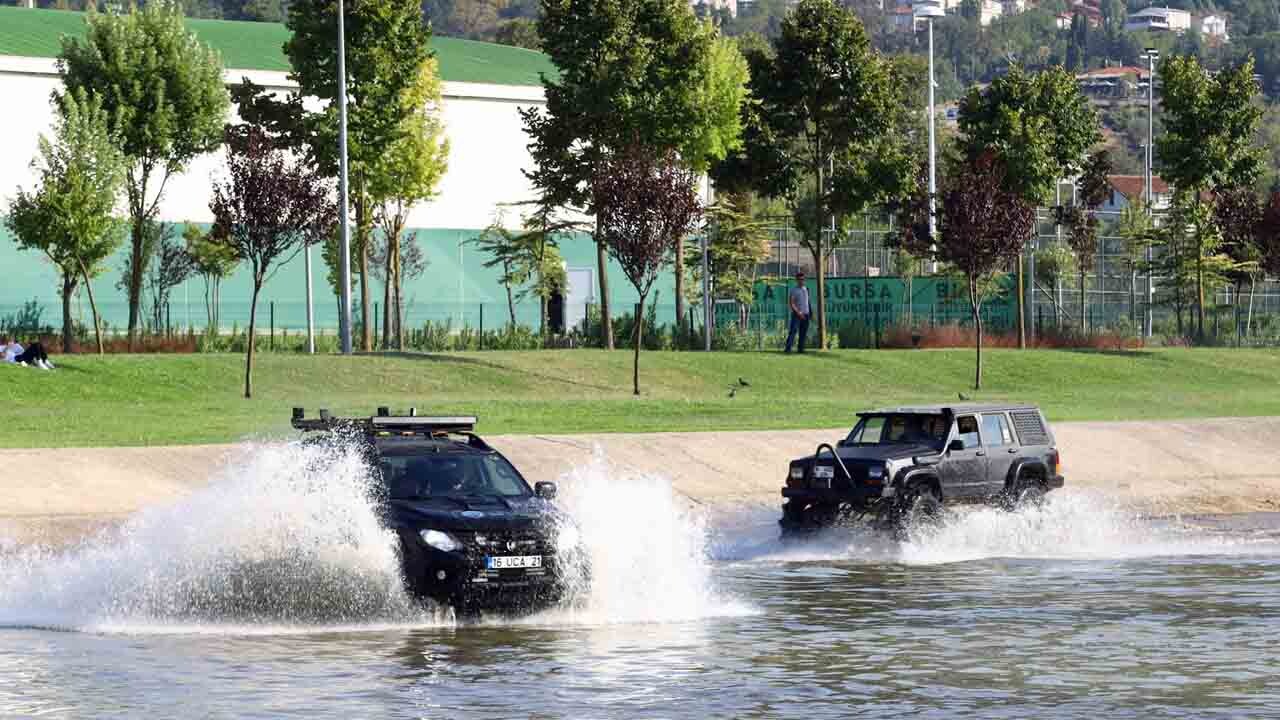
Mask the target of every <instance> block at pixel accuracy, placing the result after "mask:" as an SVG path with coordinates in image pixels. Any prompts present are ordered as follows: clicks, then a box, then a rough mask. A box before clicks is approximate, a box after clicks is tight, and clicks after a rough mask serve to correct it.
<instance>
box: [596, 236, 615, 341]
mask: <svg viewBox="0 0 1280 720" xmlns="http://www.w3.org/2000/svg"><path fill="white" fill-rule="evenodd" d="M599 238H600V219H599V218H598V217H597V218H596V266H597V267H598V268H599V272H600V282H599V285H600V336H601V339H602V340H603V341H604V343H603V344H604V348H605V349H606V350H612V349H613V318H612V317H611V316H610V315H609V274H608V273H609V254H608V249H607V248H606V247H605V246H604V243H603V242H601V241H600V239H599Z"/></svg>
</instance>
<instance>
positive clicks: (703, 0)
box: [689, 0, 738, 17]
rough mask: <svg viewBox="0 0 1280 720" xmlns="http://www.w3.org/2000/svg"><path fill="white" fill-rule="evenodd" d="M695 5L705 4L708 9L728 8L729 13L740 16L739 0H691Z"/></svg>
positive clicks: (690, 2)
mask: <svg viewBox="0 0 1280 720" xmlns="http://www.w3.org/2000/svg"><path fill="white" fill-rule="evenodd" d="M689 4H690V5H692V6H693V7H695V8H696V7H698V6H699V5H702V6H705V7H706V8H707V9H708V10H728V11H729V14H730V15H732V16H734V17H738V0H689Z"/></svg>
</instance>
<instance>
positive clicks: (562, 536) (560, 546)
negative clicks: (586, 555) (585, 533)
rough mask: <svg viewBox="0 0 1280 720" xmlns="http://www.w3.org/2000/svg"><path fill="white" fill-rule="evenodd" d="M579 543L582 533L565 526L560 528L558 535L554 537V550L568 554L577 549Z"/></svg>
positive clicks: (574, 528)
mask: <svg viewBox="0 0 1280 720" xmlns="http://www.w3.org/2000/svg"><path fill="white" fill-rule="evenodd" d="M581 542H582V533H580V532H578V528H576V527H574V526H572V525H565V526H563V527H561V528H560V533H559V534H558V535H556V550H557V551H559V552H569V551H570V550H572V549H574V548H576V547H578V545H579V544H580V543H581Z"/></svg>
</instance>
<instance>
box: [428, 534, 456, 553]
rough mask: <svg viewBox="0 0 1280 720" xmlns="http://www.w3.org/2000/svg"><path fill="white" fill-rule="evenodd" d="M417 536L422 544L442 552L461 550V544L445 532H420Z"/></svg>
mask: <svg viewBox="0 0 1280 720" xmlns="http://www.w3.org/2000/svg"><path fill="white" fill-rule="evenodd" d="M418 536H419V537H421V538H422V542H424V543H426V544H427V545H430V546H431V547H433V548H435V549H437V550H443V551H444V552H453V551H454V550H459V549H461V548H462V543H460V542H458V540H457V539H456V538H454V537H453V536H452V535H450V534H449V533H447V532H441V531H439V530H422V531H421V532H419V533H418Z"/></svg>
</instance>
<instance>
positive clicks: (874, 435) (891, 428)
mask: <svg viewBox="0 0 1280 720" xmlns="http://www.w3.org/2000/svg"><path fill="white" fill-rule="evenodd" d="M949 429H950V428H949V427H947V419H946V418H945V417H943V416H942V415H912V414H893V415H864V416H863V417H862V419H861V420H859V421H858V424H857V425H855V426H854V428H853V432H851V433H849V437H847V438H845V444H846V445H927V446H929V447H931V448H933V449H934V450H941V449H942V445H943V443H945V442H946V441H947V431H948V430H949Z"/></svg>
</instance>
